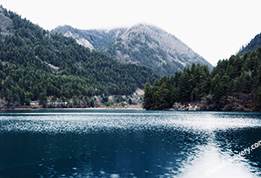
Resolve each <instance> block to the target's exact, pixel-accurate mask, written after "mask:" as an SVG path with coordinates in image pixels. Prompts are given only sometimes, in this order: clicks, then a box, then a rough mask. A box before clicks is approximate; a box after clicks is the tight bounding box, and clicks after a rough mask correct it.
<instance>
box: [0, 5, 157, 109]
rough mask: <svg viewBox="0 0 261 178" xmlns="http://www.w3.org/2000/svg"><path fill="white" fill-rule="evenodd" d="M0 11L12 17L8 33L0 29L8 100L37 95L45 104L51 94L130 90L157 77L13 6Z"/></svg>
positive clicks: (0, 77) (0, 80) (0, 76)
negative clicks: (54, 30) (38, 22)
mask: <svg viewBox="0 0 261 178" xmlns="http://www.w3.org/2000/svg"><path fill="white" fill-rule="evenodd" d="M0 13H2V12H0ZM3 14H4V15H5V16H6V17H8V18H10V19H11V20H12V22H13V26H12V29H10V32H12V33H13V34H12V35H7V36H5V37H4V36H1V33H0V39H3V40H0V89H1V90H0V95H1V98H4V99H5V100H6V101H8V102H9V103H15V102H20V103H21V104H24V103H26V104H28V102H29V101H31V100H40V101H41V104H43V105H44V104H45V102H46V101H47V98H48V97H51V96H53V97H55V98H66V99H71V98H73V97H74V96H76V97H77V98H78V97H79V96H81V95H82V96H88V97H91V96H94V95H101V94H105V95H110V94H117V95H128V94H132V93H133V92H134V91H135V90H136V89H137V87H140V88H143V87H144V84H145V83H146V82H147V81H149V82H153V81H154V80H155V79H156V78H158V75H157V74H156V73H155V72H153V71H152V70H151V69H149V68H147V67H143V66H138V65H134V64H123V63H120V62H118V61H116V60H114V59H112V58H110V57H108V56H107V55H105V54H103V53H101V52H97V51H90V50H89V49H88V48H85V47H83V46H81V45H78V44H77V43H76V41H75V40H74V39H72V38H66V37H63V36H62V35H58V34H52V33H50V32H48V31H46V30H43V29H42V28H40V27H39V26H37V25H34V24H32V23H31V22H29V21H28V20H26V19H22V18H21V17H20V16H18V15H16V14H15V13H13V12H8V11H6V10H3ZM90 103H91V104H92V103H93V101H92V100H91V101H90Z"/></svg>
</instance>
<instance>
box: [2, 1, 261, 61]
mask: <svg viewBox="0 0 261 178" xmlns="http://www.w3.org/2000/svg"><path fill="white" fill-rule="evenodd" d="M0 4H1V5H3V7H5V8H7V9H8V10H11V11H14V12H16V13H18V14H19V15H21V16H22V17H23V18H27V19H28V20H30V21H32V22H33V23H36V24H38V25H40V26H41V27H43V28H45V29H48V30H51V29H53V28H55V27H57V26H59V25H71V26H73V27H76V28H79V29H96V28H97V29H110V28H114V27H130V26H132V25H134V24H137V23H147V24H151V25H155V26H157V27H159V28H162V29H164V30H166V31H167V32H169V33H171V34H173V35H175V36H176V37H177V38H179V39H180V40H181V41H183V42H184V43H185V44H187V45H188V46H189V47H191V48H192V49H193V50H194V51H195V52H197V53H198V54H199V55H201V56H202V57H204V58H205V59H206V60H208V61H209V62H210V63H212V64H213V65H216V63H217V61H218V60H219V59H226V58H229V57H230V56H231V55H232V54H235V53H236V52H237V51H238V50H239V49H240V47H241V46H242V45H245V44H247V43H248V42H249V41H250V40H251V39H252V38H253V37H254V36H255V35H256V34H258V33H261V23H260V19H261V0H0Z"/></svg>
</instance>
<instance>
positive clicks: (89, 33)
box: [52, 25, 127, 50]
mask: <svg viewBox="0 0 261 178" xmlns="http://www.w3.org/2000/svg"><path fill="white" fill-rule="evenodd" d="M126 30H127V29H126V28H116V29H112V30H78V29H75V28H73V27H71V26H68V25H65V26H59V27H57V28H55V29H54V30H52V32H54V33H60V34H62V35H64V36H66V37H72V38H74V39H75V40H76V41H77V43H79V44H81V45H83V46H85V47H87V48H90V49H97V50H101V49H103V48H104V47H106V46H108V45H109V44H110V43H112V42H113V41H114V40H115V39H117V38H119V37H120V36H121V35H122V34H123V33H124V32H125V31H126Z"/></svg>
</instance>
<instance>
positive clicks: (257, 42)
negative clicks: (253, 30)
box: [238, 33, 261, 54]
mask: <svg viewBox="0 0 261 178" xmlns="http://www.w3.org/2000/svg"><path fill="white" fill-rule="evenodd" d="M257 47H261V33H260V34H257V35H256V36H255V38H253V39H252V40H251V41H250V42H249V43H248V44H247V45H246V46H245V47H243V48H242V49H241V50H240V51H239V52H238V54H243V53H246V52H249V51H254V50H255V49H256V48H257Z"/></svg>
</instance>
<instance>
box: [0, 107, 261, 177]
mask: <svg viewBox="0 0 261 178" xmlns="http://www.w3.org/2000/svg"><path fill="white" fill-rule="evenodd" d="M0 121H1V124H0V144H1V145H0V178H5V177H28V178H30V177H111V178H118V177H177V178H205V177H211V178H213V177H214V178H216V177H217V178H220V177H222V178H232V177H237V178H255V177H261V145H260V147H259V148H256V149H254V150H252V151H251V153H250V154H247V155H239V153H240V152H241V151H242V150H244V149H246V148H248V147H250V146H251V145H252V144H254V143H256V142H258V141H259V140H261V113H246V112H231V113H228V112H176V111H162V112H159V111H158V112H149V111H105V110H93V111H91V110H89V111H38V112H32V111H23V112H21V111H20V112H2V113H0Z"/></svg>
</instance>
